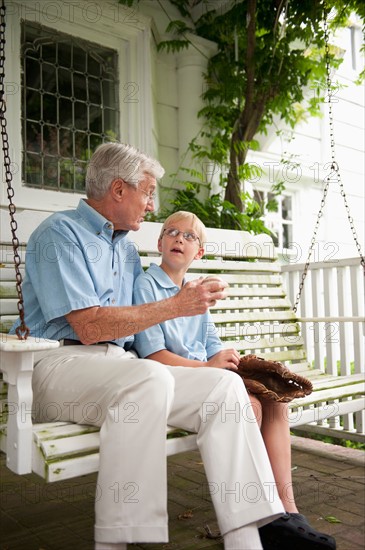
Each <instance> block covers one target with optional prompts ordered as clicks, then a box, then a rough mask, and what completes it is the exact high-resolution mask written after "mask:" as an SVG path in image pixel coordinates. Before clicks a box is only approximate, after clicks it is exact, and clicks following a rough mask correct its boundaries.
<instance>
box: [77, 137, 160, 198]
mask: <svg viewBox="0 0 365 550" xmlns="http://www.w3.org/2000/svg"><path fill="white" fill-rule="evenodd" d="M145 173H147V174H149V175H151V176H152V177H154V178H155V179H156V180H158V179H160V178H162V176H163V175H164V173H165V170H164V169H163V168H162V166H161V164H160V163H159V162H158V160H156V159H153V158H152V157H149V156H148V155H146V154H145V153H142V152H141V151H139V150H138V149H137V148H136V147H133V146H132V145H128V144H126V143H103V144H102V145H99V147H97V149H96V150H95V152H94V154H93V155H92V157H91V159H90V163H89V166H88V169H87V172H86V180H85V183H86V195H87V197H88V198H90V199H96V200H100V199H101V198H102V197H104V195H105V194H106V193H107V192H108V190H109V188H110V185H111V183H112V182H113V181H114V180H115V179H117V178H121V179H122V180H124V181H125V182H127V183H129V184H130V185H134V186H135V187H137V186H138V183H139V182H140V181H141V179H142V178H143V174H145Z"/></svg>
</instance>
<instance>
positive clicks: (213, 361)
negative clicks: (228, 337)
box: [207, 348, 240, 370]
mask: <svg viewBox="0 0 365 550" xmlns="http://www.w3.org/2000/svg"><path fill="white" fill-rule="evenodd" d="M239 360H240V354H239V353H238V351H236V350H235V349H233V348H231V349H223V350H222V351H219V352H218V353H216V354H215V355H213V357H211V358H210V359H209V361H207V367H215V368H218V369H230V370H237V365H238V363H239Z"/></svg>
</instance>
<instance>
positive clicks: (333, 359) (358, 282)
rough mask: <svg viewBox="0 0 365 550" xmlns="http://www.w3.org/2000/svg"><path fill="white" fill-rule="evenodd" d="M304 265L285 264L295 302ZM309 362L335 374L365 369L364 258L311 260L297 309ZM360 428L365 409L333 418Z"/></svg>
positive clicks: (336, 423)
mask: <svg viewBox="0 0 365 550" xmlns="http://www.w3.org/2000/svg"><path fill="white" fill-rule="evenodd" d="M303 270H304V264H293V265H283V266H282V272H283V277H284V284H285V286H286V291H287V294H288V296H289V298H290V300H291V302H292V304H294V303H295V301H296V297H297V294H298V291H299V284H300V281H301V277H302V273H303ZM297 315H298V320H299V321H300V323H301V331H302V335H303V338H304V342H305V346H306V350H307V357H308V361H309V362H310V363H311V364H312V365H313V366H314V367H315V368H316V369H320V370H321V371H323V372H326V373H328V374H331V375H335V376H336V375H344V376H348V375H351V374H354V375H355V374H360V373H364V372H365V364H364V355H365V318H364V271H363V268H362V266H361V264H360V259H359V258H349V259H341V260H337V261H331V262H315V263H313V264H311V265H310V267H309V270H308V274H307V277H306V279H305V283H304V288H303V292H302V296H301V299H300V302H299V304H298V309H297ZM341 423H343V425H344V426H346V428H347V429H354V431H360V430H362V429H363V427H364V423H365V417H364V413H363V412H361V413H356V415H355V418H354V415H346V417H344V418H343V419H342V421H341V420H340V418H339V417H338V418H336V419H334V421H332V422H331V421H330V424H329V427H330V428H334V429H337V428H339V427H340V424H341Z"/></svg>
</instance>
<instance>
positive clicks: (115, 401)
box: [33, 345, 284, 543]
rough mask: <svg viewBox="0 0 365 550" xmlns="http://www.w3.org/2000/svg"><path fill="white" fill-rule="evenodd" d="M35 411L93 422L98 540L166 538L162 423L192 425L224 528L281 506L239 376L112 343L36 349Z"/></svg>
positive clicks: (270, 515)
mask: <svg viewBox="0 0 365 550" xmlns="http://www.w3.org/2000/svg"><path fill="white" fill-rule="evenodd" d="M35 359H36V367H35V371H34V375H33V386H34V388H33V389H34V404H35V410H36V411H38V418H37V421H42V422H46V421H48V422H49V421H56V420H65V421H73V422H77V423H80V424H94V425H97V426H100V428H101V430H100V467H99V475H98V481H97V490H96V499H95V540H96V541H98V542H127V543H128V542H167V541H168V517H167V471H166V425H167V424H169V425H171V426H176V427H179V428H183V429H186V430H189V431H194V432H197V434H198V438H197V440H198V446H199V450H200V453H201V456H202V459H203V462H204V467H205V471H206V475H207V480H208V486H209V489H210V492H211V497H212V501H213V504H214V508H215V511H216V515H217V520H218V524H219V527H220V530H221V532H222V534H225V533H227V532H228V531H231V530H232V529H237V528H239V527H242V526H244V525H247V524H249V523H253V522H257V523H258V525H259V526H260V525H263V524H265V523H267V522H269V521H272V520H273V519H275V517H278V516H279V515H280V514H282V513H283V512H284V509H283V507H282V504H281V501H280V499H279V498H278V496H277V492H276V488H275V481H274V477H273V473H272V470H271V466H270V463H269V460H268V457H267V453H266V449H265V446H264V444H263V440H262V437H261V434H260V431H259V428H258V426H257V424H256V421H255V420H254V415H253V412H252V410H251V409H250V405H249V399H248V396H247V392H246V390H245V388H244V385H243V382H242V380H241V378H240V377H239V376H237V375H236V374H234V373H232V372H229V371H227V370H223V369H214V368H189V367H170V366H166V365H161V364H160V363H157V362H155V361H150V360H146V359H137V358H135V357H134V356H133V355H132V354H131V353H128V352H127V353H126V352H124V350H122V349H120V348H118V347H117V346H114V345H97V346H67V347H62V348H59V349H57V350H54V351H52V352H49V351H47V352H38V353H37V354H36V358H35Z"/></svg>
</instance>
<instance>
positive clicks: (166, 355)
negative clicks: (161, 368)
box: [147, 349, 239, 370]
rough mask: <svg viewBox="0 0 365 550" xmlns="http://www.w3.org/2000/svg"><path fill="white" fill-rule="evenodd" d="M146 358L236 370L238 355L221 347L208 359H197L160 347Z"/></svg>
mask: <svg viewBox="0 0 365 550" xmlns="http://www.w3.org/2000/svg"><path fill="white" fill-rule="evenodd" d="M147 359H152V360H153V361H158V362H159V363H163V364H164V365H171V366H173V367H214V368H219V369H230V370H237V365H238V361H239V355H238V353H237V351H236V350H234V349H222V350H221V351H219V352H218V353H216V354H215V355H213V357H210V358H209V359H208V361H197V360H196V359H187V358H186V357H181V356H180V355H177V354H176V353H172V352H171V351H168V350H167V349H162V350H160V351H156V352H155V353H151V355H148V356H147Z"/></svg>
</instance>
